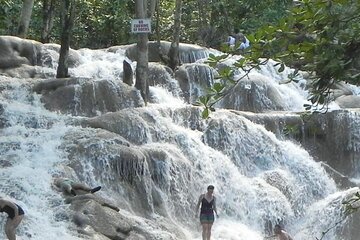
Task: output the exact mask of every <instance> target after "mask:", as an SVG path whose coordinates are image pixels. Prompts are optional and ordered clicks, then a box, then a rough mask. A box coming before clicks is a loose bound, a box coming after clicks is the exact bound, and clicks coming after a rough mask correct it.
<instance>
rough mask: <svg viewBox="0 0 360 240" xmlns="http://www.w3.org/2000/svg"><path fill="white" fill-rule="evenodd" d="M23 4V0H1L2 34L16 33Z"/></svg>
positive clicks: (0, 26) (0, 33)
mask: <svg viewBox="0 0 360 240" xmlns="http://www.w3.org/2000/svg"><path fill="white" fill-rule="evenodd" d="M21 6H22V1H21V0H0V35H15V34H16V32H17V26H18V21H19V17H18V16H20V13H21Z"/></svg>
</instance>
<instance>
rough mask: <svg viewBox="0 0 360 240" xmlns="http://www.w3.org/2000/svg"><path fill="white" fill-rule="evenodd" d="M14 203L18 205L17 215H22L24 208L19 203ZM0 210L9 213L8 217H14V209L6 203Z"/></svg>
mask: <svg viewBox="0 0 360 240" xmlns="http://www.w3.org/2000/svg"><path fill="white" fill-rule="evenodd" d="M15 205H16V206H17V207H18V211H19V215H23V214H24V210H23V209H22V208H21V207H20V206H19V205H17V204H15ZM0 212H6V213H7V214H8V215H9V218H10V219H13V218H14V217H15V210H14V209H13V208H12V207H10V206H8V205H5V207H3V208H0Z"/></svg>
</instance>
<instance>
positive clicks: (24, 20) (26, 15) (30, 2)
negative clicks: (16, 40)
mask: <svg viewBox="0 0 360 240" xmlns="http://www.w3.org/2000/svg"><path fill="white" fill-rule="evenodd" d="M33 6H34V0H24V1H23V5H22V9H21V15H20V21H19V27H18V32H17V35H18V36H19V37H22V38H25V37H26V36H27V34H28V31H29V24H30V20H31V13H32V9H33Z"/></svg>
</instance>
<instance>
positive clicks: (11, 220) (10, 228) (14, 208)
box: [0, 197, 24, 240]
mask: <svg viewBox="0 0 360 240" xmlns="http://www.w3.org/2000/svg"><path fill="white" fill-rule="evenodd" d="M0 212H6V213H7V214H8V218H7V221H6V224H5V233H6V236H7V237H8V239H9V240H16V234H15V230H16V227H17V226H18V225H19V224H20V222H21V220H22V219H23V217H24V210H23V209H22V208H21V207H20V206H19V205H17V204H16V203H13V202H11V201H8V200H5V199H4V198H2V197H0Z"/></svg>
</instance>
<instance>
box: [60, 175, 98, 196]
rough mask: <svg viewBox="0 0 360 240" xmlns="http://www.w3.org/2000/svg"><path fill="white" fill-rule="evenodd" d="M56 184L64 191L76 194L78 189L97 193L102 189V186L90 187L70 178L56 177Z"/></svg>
mask: <svg viewBox="0 0 360 240" xmlns="http://www.w3.org/2000/svg"><path fill="white" fill-rule="evenodd" d="M54 185H55V186H56V187H58V188H59V189H60V190H61V191H63V192H64V193H67V194H70V195H73V196H76V195H77V193H76V191H77V190H82V191H85V192H87V193H95V192H97V191H99V190H100V189H101V186H98V187H95V188H90V187H89V186H87V185H85V184H82V183H78V182H75V181H73V180H71V179H69V178H55V179H54Z"/></svg>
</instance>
